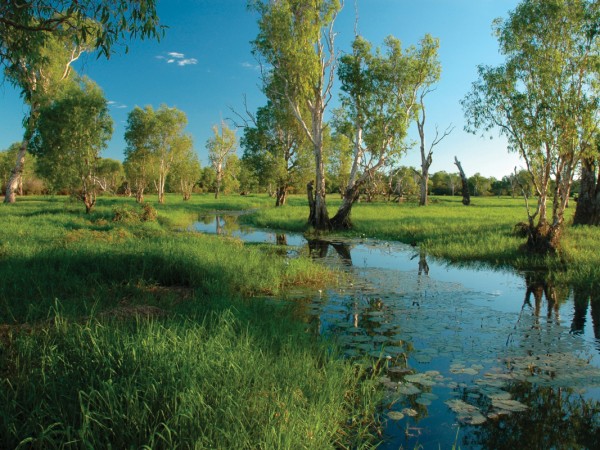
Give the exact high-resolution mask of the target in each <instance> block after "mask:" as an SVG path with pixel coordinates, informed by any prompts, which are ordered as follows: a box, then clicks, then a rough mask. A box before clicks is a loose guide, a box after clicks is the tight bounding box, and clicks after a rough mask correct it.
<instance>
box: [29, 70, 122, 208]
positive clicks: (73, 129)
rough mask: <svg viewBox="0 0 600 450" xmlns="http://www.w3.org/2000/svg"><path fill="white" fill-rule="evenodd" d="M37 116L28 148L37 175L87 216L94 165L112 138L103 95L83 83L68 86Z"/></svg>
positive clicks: (93, 191)
mask: <svg viewBox="0 0 600 450" xmlns="http://www.w3.org/2000/svg"><path fill="white" fill-rule="evenodd" d="M39 114H40V116H39V119H38V123H37V127H36V131H35V134H34V135H33V139H32V141H31V148H30V151H31V153H33V154H34V155H36V156H37V158H38V159H37V172H38V174H39V175H40V176H41V177H42V178H44V180H45V181H46V183H47V186H48V187H49V189H51V190H52V191H54V192H56V191H58V190H61V189H67V190H68V191H69V192H70V193H71V194H77V195H78V196H79V197H81V199H82V200H83V202H84V203H85V205H86V209H87V210H88V212H89V210H90V209H91V207H93V206H94V203H95V197H96V164H97V161H98V159H99V158H100V153H101V152H102V150H103V149H104V148H105V147H106V145H107V142H108V140H109V139H110V137H111V136H112V118H111V117H110V115H109V112H108V104H107V101H106V99H105V98H104V93H103V92H102V90H101V89H100V88H99V87H98V86H97V85H96V84H95V83H93V82H92V81H90V80H88V79H84V80H82V81H81V83H72V84H70V85H69V86H68V87H67V88H65V90H64V91H63V93H62V94H61V95H60V96H59V97H57V98H56V99H54V100H53V101H52V102H51V103H50V104H48V105H47V106H45V107H43V108H41V109H40V111H39Z"/></svg>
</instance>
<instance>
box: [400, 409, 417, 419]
mask: <svg viewBox="0 0 600 450" xmlns="http://www.w3.org/2000/svg"><path fill="white" fill-rule="evenodd" d="M402 413H403V414H404V415H405V416H409V417H415V416H418V415H419V413H418V412H417V411H415V410H414V409H412V408H404V409H403V410H402Z"/></svg>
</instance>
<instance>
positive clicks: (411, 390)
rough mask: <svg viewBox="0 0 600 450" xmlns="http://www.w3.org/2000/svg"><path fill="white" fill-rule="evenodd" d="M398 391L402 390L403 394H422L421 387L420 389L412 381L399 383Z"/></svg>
mask: <svg viewBox="0 0 600 450" xmlns="http://www.w3.org/2000/svg"><path fill="white" fill-rule="evenodd" d="M398 392H400V393H401V394H404V395H415V394H420V393H421V389H419V388H418V387H416V386H415V385H414V384H412V383H399V384H398Z"/></svg>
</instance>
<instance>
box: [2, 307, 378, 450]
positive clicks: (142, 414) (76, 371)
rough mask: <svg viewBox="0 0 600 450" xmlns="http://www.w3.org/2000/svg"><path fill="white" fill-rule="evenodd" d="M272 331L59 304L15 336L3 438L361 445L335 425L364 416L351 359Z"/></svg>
mask: <svg viewBox="0 0 600 450" xmlns="http://www.w3.org/2000/svg"><path fill="white" fill-rule="evenodd" d="M263 312H267V311H263ZM278 331H279V332H280V333H281V334H280V335H278V336H273V335H265V333H264V332H263V331H262V330H261V327H260V326H259V324H254V325H252V324H250V325H249V324H247V323H243V322H241V321H240V320H239V319H238V318H236V316H235V313H233V312H232V311H231V310H224V311H222V312H220V313H212V314H209V315H208V316H204V317H202V318H200V317H177V316H174V317H172V318H169V319H166V320H151V319H150V320H144V319H141V318H138V319H137V320H133V321H132V320H130V321H120V320H119V321H103V320H88V321H86V322H84V323H77V322H72V321H69V320H66V319H64V318H62V317H61V316H60V315H56V316H55V317H53V320H52V322H51V323H50V324H49V325H48V326H47V327H46V328H44V329H42V330H38V331H37V332H30V333H20V334H18V335H16V336H13V337H12V341H11V345H10V346H9V348H8V349H7V350H8V352H9V354H10V355H11V356H12V358H10V362H8V361H7V358H3V364H2V366H1V367H0V374H1V378H0V384H2V389H0V404H1V405H2V406H1V407H0V436H1V437H0V446H1V447H2V448H16V447H18V446H22V447H28V448H29V447H33V448H56V447H62V446H64V445H68V446H72V447H75V448H141V447H144V446H147V447H148V448H290V449H293V448H314V449H322V448H333V447H348V446H354V445H361V444H360V443H361V442H362V445H367V444H368V443H369V442H370V439H369V438H368V436H365V435H363V436H354V437H352V435H351V433H349V431H348V429H344V427H342V425H343V424H346V423H348V421H354V422H355V423H361V422H363V421H364V420H365V417H356V414H355V412H354V411H357V410H358V411H360V410H361V409H362V407H360V405H358V406H359V408H357V405H355V404H353V401H355V400H356V399H355V397H353V395H352V394H353V392H356V391H357V390H359V389H363V390H364V386H363V387H362V388H360V387H359V384H360V381H359V379H358V378H357V376H356V373H355V369H354V368H353V367H352V366H351V365H349V364H348V363H344V362H343V361H342V360H340V359H337V358H335V356H334V355H332V354H330V352H327V351H325V350H324V347H323V346H319V345H316V344H315V343H314V342H313V343H311V342H310V341H309V340H308V337H307V336H306V335H302V334H294V335H290V334H289V333H290V329H289V328H288V327H285V326H279V329H278ZM362 384H363V385H364V384H365V382H363V383H362ZM371 389H372V390H373V392H374V388H373V387H372V388H371ZM373 392H371V394H370V396H369V395H367V396H366V397H363V399H362V400H361V401H360V402H364V401H365V399H369V398H371V401H372V399H373V398H374V396H373ZM353 399H354V400H353ZM373 406H374V405H371V407H373ZM355 439H360V441H355Z"/></svg>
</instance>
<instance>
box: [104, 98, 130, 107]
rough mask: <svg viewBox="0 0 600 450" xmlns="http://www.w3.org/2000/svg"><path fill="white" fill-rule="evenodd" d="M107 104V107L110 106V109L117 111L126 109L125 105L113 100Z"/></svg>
mask: <svg viewBox="0 0 600 450" xmlns="http://www.w3.org/2000/svg"><path fill="white" fill-rule="evenodd" d="M107 103H108V106H110V107H112V108H117V109H125V108H127V105H125V104H124V103H121V102H117V101H114V100H109V101H108V102H107Z"/></svg>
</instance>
